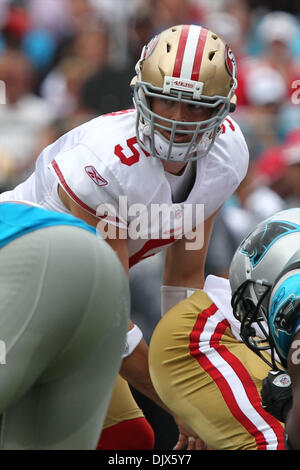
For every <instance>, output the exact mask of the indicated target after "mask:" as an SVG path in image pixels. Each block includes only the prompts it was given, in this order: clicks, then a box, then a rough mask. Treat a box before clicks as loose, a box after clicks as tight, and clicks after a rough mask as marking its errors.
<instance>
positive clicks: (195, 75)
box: [191, 28, 208, 81]
mask: <svg viewBox="0 0 300 470" xmlns="http://www.w3.org/2000/svg"><path fill="white" fill-rule="evenodd" d="M207 33H208V30H207V29H205V28H201V31H200V34H199V39H198V44H197V49H196V54H195V59H194V65H193V71H192V76H191V79H192V80H195V81H198V80H199V73H200V67H201V63H202V58H203V51H204V47H205V43H206V38H207Z"/></svg>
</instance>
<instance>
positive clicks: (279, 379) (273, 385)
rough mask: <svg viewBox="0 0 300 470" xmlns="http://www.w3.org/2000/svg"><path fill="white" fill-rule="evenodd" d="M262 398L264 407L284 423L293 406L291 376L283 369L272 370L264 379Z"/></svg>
mask: <svg viewBox="0 0 300 470" xmlns="http://www.w3.org/2000/svg"><path fill="white" fill-rule="evenodd" d="M261 399H262V400H261V403H262V407H263V408H264V409H265V410H267V411H268V412H269V413H270V414H271V415H272V416H274V417H275V418H276V419H278V420H279V421H281V422H283V423H284V422H285V420H286V417H287V414H288V412H289V410H290V408H291V407H292V386H291V379H290V376H289V375H288V374H287V373H286V372H283V371H274V370H271V371H270V372H269V374H268V377H266V378H265V379H264V380H263V386H262V389H261Z"/></svg>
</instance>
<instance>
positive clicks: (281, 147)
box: [0, 0, 300, 449]
mask: <svg viewBox="0 0 300 470" xmlns="http://www.w3.org/2000/svg"><path fill="white" fill-rule="evenodd" d="M283 3H284V6H283V5H282V4H283ZM181 23H196V24H201V25H204V26H206V27H208V28H209V29H212V30H213V31H215V32H217V33H219V34H220V35H221V36H222V37H223V38H224V39H225V40H226V41H227V42H228V43H229V44H230V45H231V47H232V49H233V51H234V53H235V55H236V58H237V64H238V80H239V85H238V90H237V95H238V109H237V111H236V112H235V115H234V119H235V120H236V121H237V122H238V123H239V125H240V126H241V128H242V130H243V132H244V134H245V137H246V140H247V143H248V146H249V150H250V167H249V172H248V175H247V177H246V179H245V181H244V182H243V183H242V184H241V186H240V187H239V188H238V190H237V191H236V193H235V194H234V195H233V197H232V198H230V200H229V201H228V202H227V203H226V204H225V205H224V207H223V209H222V211H221V213H220V214H219V216H218V218H217V221H216V223H215V227H214V231H213V236H212V242H211V246H210V250H209V253H208V259H207V265H206V271H207V273H211V274H216V275H224V276H226V275H227V274H228V267H229V263H230V259H231V257H232V254H233V252H234V250H235V248H236V246H237V244H238V243H239V241H240V240H241V239H242V237H243V236H244V235H245V234H246V232H248V231H249V230H250V229H251V227H253V226H254V225H255V223H257V222H258V221H259V220H262V219H263V218H264V217H266V216H268V215H271V214H272V213H274V212H276V211H277V210H280V209H282V208H286V207H291V206H296V205H299V201H300V184H299V181H300V6H299V2H298V1H297V0H294V1H292V0H286V1H285V2H282V1H279V0H272V1H271V0H269V1H268V0H265V1H260V0H248V1H247V0H213V1H211V0H0V80H1V82H0V85H1V87H0V102H1V106H0V191H4V190H6V189H10V188H12V187H14V186H15V185H16V184H18V182H20V181H23V180H24V179H25V178H26V177H27V176H28V175H29V174H30V173H31V171H32V169H33V166H34V162H35V159H36V158H37V156H38V154H39V153H40V151H41V150H42V149H43V148H44V147H45V146H46V145H48V144H50V143H51V142H53V141H54V140H56V139H57V138H58V137H59V136H60V135H62V134H64V133H65V132H67V131H68V130H70V129H72V128H73V127H75V126H77V125H79V124H81V123H83V122H85V121H87V120H89V119H92V118H93V117H95V116H97V115H99V114H103V113H109V112H112V111H118V110H120V109H124V108H128V107H132V99H131V92H130V89H129V83H130V80H131V78H132V76H133V75H134V65H135V63H136V61H137V59H138V57H139V53H140V51H141V47H142V46H143V45H144V44H146V43H147V42H148V40H149V39H150V38H151V37H152V36H153V35H154V34H156V33H157V32H159V31H161V30H163V29H165V28H166V27H169V26H171V25H174V24H181ZM3 84H5V87H6V90H5V101H6V103H5V104H4V91H3V90H4V88H3ZM162 265H163V256H160V255H159V256H156V257H154V258H150V259H149V260H147V261H145V262H143V263H142V264H141V265H138V266H136V267H135V268H133V270H132V276H131V291H132V311H133V319H134V321H135V322H136V323H137V324H138V325H139V326H140V327H141V328H142V329H143V331H144V334H145V338H146V340H147V341H148V342H149V340H150V337H151V334H152V331H153V328H154V327H155V325H156V323H157V322H158V320H159V318H160V279H161V274H162ZM134 393H135V396H136V398H137V400H138V402H139V403H140V405H141V406H142V408H143V409H144V412H145V415H146V417H147V418H148V419H149V421H150V423H151V424H152V426H153V427H154V430H155V433H156V444H155V448H156V449H170V448H172V446H173V445H174V443H175V442H176V438H177V431H176V427H175V425H174V423H173V420H172V419H171V418H170V417H169V416H168V415H167V414H166V413H164V412H163V411H162V410H160V409H158V407H156V406H155V405H154V404H152V403H150V401H149V400H147V399H146V398H144V397H142V396H141V395H139V394H138V393H136V392H134Z"/></svg>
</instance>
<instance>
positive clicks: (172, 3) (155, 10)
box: [149, 0, 204, 33]
mask: <svg viewBox="0 0 300 470" xmlns="http://www.w3.org/2000/svg"><path fill="white" fill-rule="evenodd" d="M149 5H150V9H151V16H152V21H153V29H154V33H159V32H160V31H162V30H164V29H166V28H169V27H171V26H173V25H175V24H188V23H194V24H201V23H202V22H203V20H204V11H203V10H202V9H201V4H199V3H195V2H193V1H191V0H149Z"/></svg>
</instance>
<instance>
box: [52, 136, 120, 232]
mask: <svg viewBox="0 0 300 470" xmlns="http://www.w3.org/2000/svg"><path fill="white" fill-rule="evenodd" d="M49 169H50V171H51V172H52V173H53V175H54V176H55V177H56V179H57V181H58V183H59V184H60V186H61V187H62V188H63V189H64V191H65V192H66V193H67V194H68V196H69V197H70V198H71V199H72V200H73V201H74V202H76V203H77V204H78V205H79V206H80V207H82V208H83V209H84V210H86V211H87V212H89V213H90V214H92V215H94V216H96V217H98V218H99V219H102V218H103V219H105V221H106V222H108V223H112V224H115V225H121V226H124V227H125V226H126V227H127V224H126V214H124V218H123V217H122V214H120V207H119V197H118V196H120V195H122V189H121V187H120V184H119V183H118V181H117V179H116V178H115V177H114V175H113V173H112V172H111V171H110V170H109V168H107V166H106V165H105V163H104V162H103V161H101V160H100V159H99V158H98V157H97V156H96V155H95V154H94V153H93V151H92V150H91V149H90V148H89V147H88V146H86V145H85V144H83V143H79V144H77V145H76V146H75V147H73V148H72V149H69V150H67V151H65V152H61V153H59V154H58V155H57V156H56V157H55V158H54V159H53V160H52V161H51V163H50V164H49Z"/></svg>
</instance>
